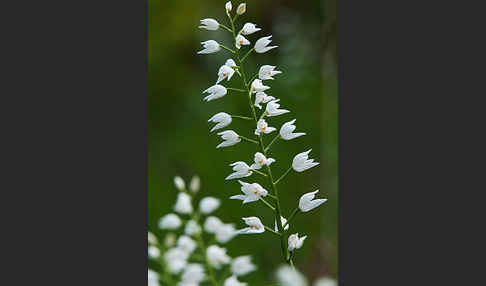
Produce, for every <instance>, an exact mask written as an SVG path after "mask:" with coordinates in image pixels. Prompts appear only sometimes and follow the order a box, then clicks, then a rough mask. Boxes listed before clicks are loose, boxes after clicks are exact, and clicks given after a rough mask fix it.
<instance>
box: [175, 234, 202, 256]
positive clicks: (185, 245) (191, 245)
mask: <svg viewBox="0 0 486 286" xmlns="http://www.w3.org/2000/svg"><path fill="white" fill-rule="evenodd" d="M196 246H197V245H196V242H195V241H194V240H192V239H191V238H190V237H189V236H187V235H183V236H181V237H179V239H178V240H177V247H178V248H179V249H182V250H184V251H186V252H187V253H189V254H190V253H192V252H193V251H194V250H195V249H196Z"/></svg>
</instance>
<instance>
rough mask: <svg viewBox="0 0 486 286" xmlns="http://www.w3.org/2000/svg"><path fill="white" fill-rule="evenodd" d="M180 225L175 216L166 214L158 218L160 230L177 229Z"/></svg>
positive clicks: (178, 219) (180, 222) (179, 220)
mask: <svg viewBox="0 0 486 286" xmlns="http://www.w3.org/2000/svg"><path fill="white" fill-rule="evenodd" d="M181 225H182V221H181V219H180V218H179V217H178V216H177V215H176V214H167V215H165V216H163V217H161V218H160V220H159V228H160V229H178V228H179V227H180V226H181Z"/></svg>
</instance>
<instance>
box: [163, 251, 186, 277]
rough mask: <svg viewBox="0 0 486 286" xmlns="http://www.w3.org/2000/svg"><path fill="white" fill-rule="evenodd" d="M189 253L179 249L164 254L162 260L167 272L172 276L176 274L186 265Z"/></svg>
mask: <svg viewBox="0 0 486 286" xmlns="http://www.w3.org/2000/svg"><path fill="white" fill-rule="evenodd" d="M188 257H189V253H187V252H185V251H184V250H182V249H180V248H177V247H176V248H171V249H169V250H168V251H167V252H166V253H165V254H164V260H165V263H166V264H167V266H168V268H169V271H170V272H171V273H173V274H178V273H179V272H181V270H182V269H184V267H186V265H187V258H188Z"/></svg>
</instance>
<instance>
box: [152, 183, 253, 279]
mask: <svg viewBox="0 0 486 286" xmlns="http://www.w3.org/2000/svg"><path fill="white" fill-rule="evenodd" d="M174 184H175V186H176V188H177V189H178V191H179V193H178V195H177V200H176V203H175V205H174V208H173V209H174V212H175V213H169V214H166V215H164V216H163V217H162V218H160V220H159V224H158V226H159V228H160V230H161V231H162V233H163V236H164V239H163V240H162V242H159V240H158V239H157V237H156V236H155V235H154V233H152V232H148V234H147V240H148V256H149V259H151V260H153V261H154V262H156V263H157V264H159V266H160V267H159V268H160V269H159V271H160V272H159V273H158V272H156V271H154V269H149V270H148V285H149V286H159V285H169V286H197V285H200V284H202V283H206V284H205V285H213V286H219V285H224V286H245V285H247V284H246V283H244V282H240V281H238V279H239V277H241V276H244V275H246V274H248V273H250V272H252V271H255V270H256V266H255V265H254V264H253V263H252V261H251V257H250V256H239V257H236V258H231V257H230V256H229V255H228V254H227V253H226V249H225V248H223V247H221V246H220V245H218V244H225V243H227V242H229V241H230V240H231V239H232V238H233V237H234V236H235V235H236V230H235V228H234V225H233V224H225V223H223V222H222V221H221V220H220V219H219V218H217V217H216V216H214V215H212V213H213V212H215V211H216V210H217V209H218V208H219V206H220V204H221V202H220V200H219V199H217V198H214V197H204V198H202V199H201V200H200V201H199V206H198V208H197V209H194V207H193V200H194V199H195V195H196V193H198V191H199V189H200V179H199V177H197V176H195V177H193V178H192V180H191V182H190V184H189V189H187V188H186V184H185V182H184V180H183V179H182V178H181V177H178V176H177V177H175V178H174ZM208 241H211V243H208ZM218 276H220V277H218ZM160 281H162V282H163V283H162V284H160Z"/></svg>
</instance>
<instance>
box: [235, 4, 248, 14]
mask: <svg viewBox="0 0 486 286" xmlns="http://www.w3.org/2000/svg"><path fill="white" fill-rule="evenodd" d="M245 12H246V3H241V4H240V5H238V8H236V14H238V15H243V14H245Z"/></svg>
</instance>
